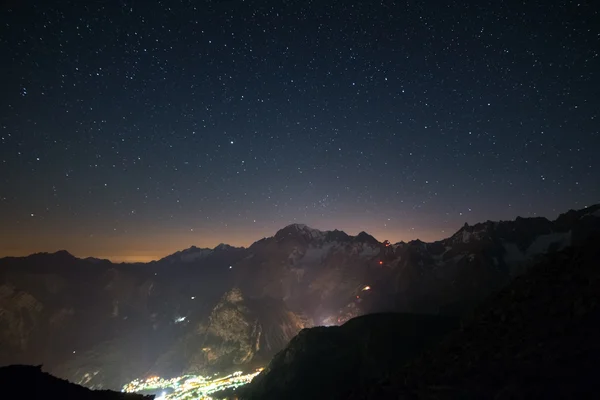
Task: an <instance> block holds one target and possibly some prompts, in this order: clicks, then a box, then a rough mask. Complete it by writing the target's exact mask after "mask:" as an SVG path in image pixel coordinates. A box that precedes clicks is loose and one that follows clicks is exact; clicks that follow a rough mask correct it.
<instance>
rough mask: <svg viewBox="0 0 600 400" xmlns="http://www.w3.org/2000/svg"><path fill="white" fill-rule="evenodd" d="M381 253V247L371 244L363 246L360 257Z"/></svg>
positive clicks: (359, 253)
mask: <svg viewBox="0 0 600 400" xmlns="http://www.w3.org/2000/svg"><path fill="white" fill-rule="evenodd" d="M378 254H379V248H376V247H371V246H362V249H360V251H359V252H358V255H359V257H367V258H370V257H375V256H376V255H378Z"/></svg>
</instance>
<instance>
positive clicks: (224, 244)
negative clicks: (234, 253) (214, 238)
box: [214, 243, 235, 251]
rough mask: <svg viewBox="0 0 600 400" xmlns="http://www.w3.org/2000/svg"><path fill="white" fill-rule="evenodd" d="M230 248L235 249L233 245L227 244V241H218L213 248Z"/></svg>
mask: <svg viewBox="0 0 600 400" xmlns="http://www.w3.org/2000/svg"><path fill="white" fill-rule="evenodd" d="M230 249H235V247H234V246H231V245H228V244H227V243H219V244H218V245H217V246H216V247H215V248H214V250H220V251H222V250H230Z"/></svg>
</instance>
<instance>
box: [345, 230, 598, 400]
mask: <svg viewBox="0 0 600 400" xmlns="http://www.w3.org/2000/svg"><path fill="white" fill-rule="evenodd" d="M598 243H600V235H595V236H594V237H591V238H590V240H589V241H588V242H587V243H586V244H585V245H582V246H578V247H572V248H569V249H567V250H564V251H562V252H560V253H557V254H554V255H551V256H547V257H546V258H545V259H544V260H542V261H541V262H540V263H538V264H537V265H536V266H534V267H533V268H532V269H531V270H530V271H529V272H528V273H527V274H525V275H523V276H521V277H518V278H516V279H515V280H514V281H513V282H512V283H511V284H510V285H509V286H508V287H506V288H505V289H504V290H502V291H501V292H499V293H498V294H497V295H495V296H493V297H492V298H491V299H489V300H488V301H487V302H486V303H484V304H482V305H481V306H480V307H479V309H478V311H477V312H475V313H474V314H473V316H472V318H470V319H468V320H466V321H465V323H464V328H463V329H461V330H459V331H456V332H454V333H453V334H451V335H449V336H448V337H447V338H446V339H445V340H444V341H443V343H442V344H441V345H440V346H439V347H437V348H434V349H432V350H431V351H430V352H428V353H427V354H425V355H423V356H421V357H419V358H418V359H417V360H415V361H414V362H412V363H410V364H409V365H407V366H406V367H405V368H404V370H403V372H402V373H400V374H397V375H395V376H394V377H393V378H392V379H391V380H385V379H384V380H382V381H381V382H380V383H379V384H378V385H376V386H375V387H373V388H370V390H368V391H366V392H362V393H360V395H358V396H355V397H354V398H356V399H371V400H375V399H377V400H386V399H399V398H400V399H413V398H419V399H428V400H429V399H482V398H493V399H534V398H535V399H550V398H552V399H567V398H569V399H582V398H598V396H599V394H600V381H599V380H598V375H597V371H598V369H599V368H600V341H598V338H599V337H600V301H599V294H600V268H599V265H598V262H599V260H600V247H599V246H598Z"/></svg>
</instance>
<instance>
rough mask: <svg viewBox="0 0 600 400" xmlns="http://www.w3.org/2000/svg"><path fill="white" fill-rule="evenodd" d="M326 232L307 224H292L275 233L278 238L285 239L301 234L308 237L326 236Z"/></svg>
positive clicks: (318, 237)
mask: <svg viewBox="0 0 600 400" xmlns="http://www.w3.org/2000/svg"><path fill="white" fill-rule="evenodd" d="M325 234H326V232H323V231H320V230H318V229H314V228H311V227H309V226H308V225H305V224H290V225H288V226H286V227H285V228H283V229H280V230H279V231H277V233H276V234H275V237H276V238H278V239H283V238H286V237H290V236H296V235H301V236H304V237H306V238H307V239H320V238H322V237H324V236H325Z"/></svg>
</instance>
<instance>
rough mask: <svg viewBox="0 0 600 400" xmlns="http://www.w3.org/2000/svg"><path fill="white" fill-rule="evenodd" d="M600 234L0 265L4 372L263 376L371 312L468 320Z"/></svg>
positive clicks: (310, 239) (109, 382)
mask: <svg viewBox="0 0 600 400" xmlns="http://www.w3.org/2000/svg"><path fill="white" fill-rule="evenodd" d="M599 231H600V205H595V206H591V207H587V208H585V209H582V210H576V211H575V210H572V211H569V212H567V213H564V214H561V215H560V216H559V217H558V218H557V219H556V220H554V221H550V220H548V219H545V218H517V219H516V220H514V221H501V222H492V221H487V222H483V223H478V224H475V225H467V224H465V226H463V227H462V228H461V229H460V230H459V231H458V232H456V233H455V234H454V235H452V236H451V237H449V238H447V239H443V240H440V241H437V242H433V243H425V242H421V241H419V240H415V241H411V242H408V243H404V242H400V243H394V244H392V243H389V242H379V241H377V240H376V239H375V238H374V237H373V236H371V235H369V234H367V233H365V232H361V233H360V234H358V235H356V236H351V235H348V234H346V233H344V232H342V231H338V230H334V231H320V230H316V229H312V228H310V227H308V226H306V225H301V224H293V225H289V226H287V227H285V228H283V229H281V230H279V231H278V232H277V233H276V234H275V235H274V236H272V237H269V238H263V239H261V240H259V241H257V242H255V243H253V244H252V245H251V246H249V247H248V248H236V247H232V246H228V245H225V244H222V245H219V246H217V247H215V248H214V249H201V248H196V247H191V248H189V249H185V250H182V251H180V252H177V253H174V254H172V255H170V256H167V257H165V258H163V259H161V260H158V261H154V262H150V263H136V264H115V263H111V262H110V261H108V260H99V259H92V258H86V259H79V258H76V257H74V256H72V255H71V254H69V253H68V252H66V251H59V252H56V253H50V254H49V253H39V254H33V255H31V256H28V257H10V258H3V259H0V364H2V365H4V364H15V363H18V364H32V365H39V364H44V369H45V370H47V371H48V372H50V373H52V374H54V375H57V376H59V377H61V378H66V379H69V380H70V381H73V382H75V383H78V384H83V385H85V386H88V387H90V388H112V389H120V387H121V386H122V385H123V384H124V383H126V382H128V381H130V380H132V379H135V378H138V377H142V376H147V375H148V374H158V375H161V376H176V375H180V374H183V373H202V374H204V373H212V372H217V371H218V372H226V371H228V370H232V369H234V368H235V369H239V368H242V367H251V366H261V365H266V364H267V362H268V361H269V360H270V359H271V357H272V356H273V355H275V354H276V353H277V352H279V351H280V350H282V349H283V348H284V347H285V346H286V345H287V344H288V342H290V340H291V339H292V338H294V337H295V336H296V334H297V333H298V332H300V331H301V330H302V329H303V328H307V327H311V326H322V325H326V326H327V325H342V324H344V323H345V322H346V321H348V320H350V319H352V318H354V317H357V316H360V315H363V314H368V313H374V312H403V313H420V314H435V315H443V316H448V317H457V316H463V315H465V314H467V313H469V312H470V311H472V310H473V308H474V307H476V306H477V305H479V304H481V302H482V301H484V299H486V298H488V297H489V296H490V295H491V294H492V293H495V292H498V291H499V290H501V289H502V288H503V287H505V286H506V285H507V284H508V283H509V282H510V281H512V280H514V278H515V277H518V276H520V275H522V274H524V273H526V272H527V271H528V269H529V268H530V266H531V265H534V264H536V263H537V262H539V260H540V259H542V258H543V257H546V256H547V255H548V254H558V252H560V251H562V250H564V249H566V248H568V247H573V246H578V245H580V244H581V243H585V242H586V241H587V240H589V238H590V237H592V236H593V235H595V234H596V233H598V232H599Z"/></svg>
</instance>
